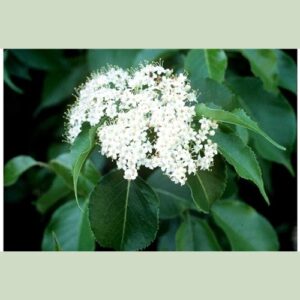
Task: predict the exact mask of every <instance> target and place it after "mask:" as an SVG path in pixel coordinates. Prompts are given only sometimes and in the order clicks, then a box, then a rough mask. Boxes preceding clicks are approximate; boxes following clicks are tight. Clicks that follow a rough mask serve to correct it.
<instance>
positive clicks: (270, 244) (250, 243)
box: [212, 200, 279, 251]
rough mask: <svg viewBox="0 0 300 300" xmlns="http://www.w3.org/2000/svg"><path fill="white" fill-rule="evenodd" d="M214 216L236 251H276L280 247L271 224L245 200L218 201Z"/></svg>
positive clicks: (213, 212) (214, 206)
mask: <svg viewBox="0 0 300 300" xmlns="http://www.w3.org/2000/svg"><path fill="white" fill-rule="evenodd" d="M212 216H213V218H214V220H215V222H216V223H217V225H218V226H219V227H221V228H222V229H223V231H224V232H225V234H226V236H227V237H228V239H229V242H230V244H231V247H232V250H234V251H276V250H278V248H279V243H278V239H277V235H276V232H275V230H274V229H273V228H272V226H271V224H270V223H269V222H268V221H267V220H266V219H265V218H264V217H263V216H261V215H260V214H258V213H257V212H256V211H255V210H254V209H253V208H252V207H251V206H249V205H247V204H245V203H243V202H240V201H235V200H225V201H217V202H215V204H214V205H213V206H212Z"/></svg>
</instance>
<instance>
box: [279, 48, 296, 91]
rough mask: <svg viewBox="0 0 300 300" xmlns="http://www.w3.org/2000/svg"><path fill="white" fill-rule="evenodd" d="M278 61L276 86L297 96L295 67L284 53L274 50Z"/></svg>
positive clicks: (292, 61)
mask: <svg viewBox="0 0 300 300" xmlns="http://www.w3.org/2000/svg"><path fill="white" fill-rule="evenodd" d="M275 51H276V55H277V61H278V71H279V74H278V85H279V86H280V87H282V88H285V89H287V90H289V91H291V92H293V93H294V94H296V95H297V65H296V63H295V61H294V60H293V59H292V58H291V57H290V56H289V55H288V54H286V53H285V52H284V51H282V50H275Z"/></svg>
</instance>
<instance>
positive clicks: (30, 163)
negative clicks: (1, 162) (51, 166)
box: [4, 155, 39, 186]
mask: <svg viewBox="0 0 300 300" xmlns="http://www.w3.org/2000/svg"><path fill="white" fill-rule="evenodd" d="M37 165H39V163H38V162H37V161H36V160H35V159H33V158H32V157H30V156H26V155H20V156H16V157H14V158H12V159H11V160H10V161H8V162H7V163H6V165H5V167H4V186H10V185H13V184H14V183H15V182H16V181H17V180H18V179H19V177H20V176H21V175H22V174H23V173H24V172H26V171H27V170H28V169H30V168H32V167H34V166H37Z"/></svg>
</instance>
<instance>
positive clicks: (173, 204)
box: [147, 169, 195, 219]
mask: <svg viewBox="0 0 300 300" xmlns="http://www.w3.org/2000/svg"><path fill="white" fill-rule="evenodd" d="M147 183H148V184H149V185H150V186H151V187H152V188H153V190H154V191H155V193H156V194H157V196H158V197H159V200H160V208H159V217H160V218H161V219H171V218H174V217H176V216H178V215H180V214H181V213H182V212H183V211H184V210H186V209H190V208H195V206H194V204H193V200H192V197H191V192H190V190H189V188H188V187H187V186H186V185H184V186H181V185H179V184H175V183H174V182H172V181H171V180H170V179H169V177H168V176H166V175H164V174H163V173H162V171H161V170H159V169H157V170H155V171H154V172H153V173H152V174H151V175H150V176H149V178H148V179H147Z"/></svg>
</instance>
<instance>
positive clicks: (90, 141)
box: [70, 126, 97, 200]
mask: <svg viewBox="0 0 300 300" xmlns="http://www.w3.org/2000/svg"><path fill="white" fill-rule="evenodd" d="M96 131H97V127H96V126H95V127H91V128H86V127H85V128H83V130H82V131H81V133H80V134H79V135H78V137H77V138H76V140H75V141H74V143H73V144H72V146H71V153H70V156H71V159H72V176H73V187H74V193H75V198H76V200H77V199H78V195H77V182H78V178H79V175H80V172H81V169H82V168H83V166H84V164H85V162H86V160H87V159H88V157H89V156H90V154H91V152H92V151H93V149H94V147H95V138H96Z"/></svg>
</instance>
